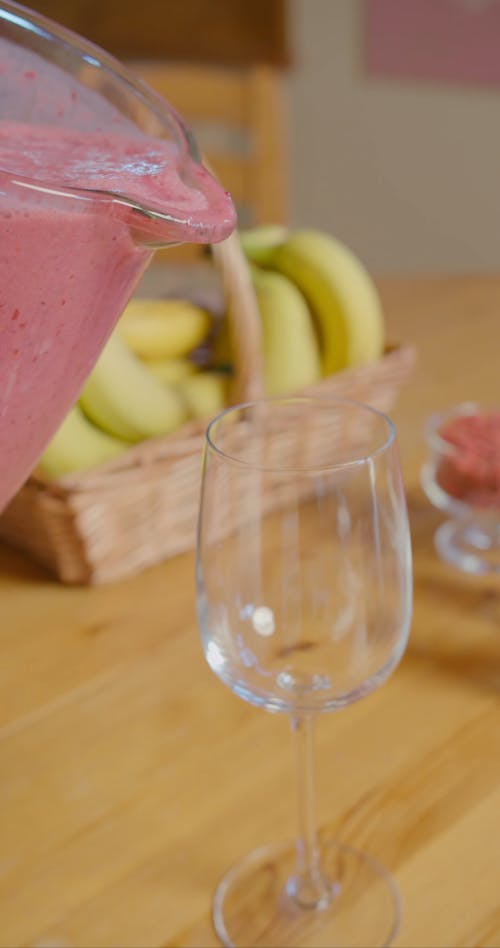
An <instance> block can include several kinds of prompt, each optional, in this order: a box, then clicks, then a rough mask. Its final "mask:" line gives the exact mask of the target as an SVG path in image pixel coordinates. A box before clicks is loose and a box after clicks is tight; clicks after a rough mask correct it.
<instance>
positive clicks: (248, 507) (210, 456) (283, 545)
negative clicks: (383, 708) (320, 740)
mask: <svg viewBox="0 0 500 948" xmlns="http://www.w3.org/2000/svg"><path fill="white" fill-rule="evenodd" d="M197 604H198V616H199V625H200V630H201V638H202V643H203V648H204V652H205V656H206V659H207V661H208V664H209V665H210V667H211V669H212V670H213V671H214V672H215V674H216V675H218V676H219V678H220V679H221V680H222V681H223V682H225V684H226V685H228V686H229V688H231V690H232V691H233V692H234V693H235V694H237V695H239V696H240V697H241V698H243V699H244V700H246V701H248V702H250V703H251V704H254V705H257V706H258V707H262V708H266V709H267V710H269V711H284V712H286V713H287V714H288V715H290V718H291V724H292V729H293V732H294V734H295V742H296V749H297V762H298V767H297V773H298V834H297V841H296V844H295V846H293V845H291V846H281V847H280V846H265V847H264V848H262V849H260V850H257V851H256V852H252V853H250V855H247V856H246V857H245V858H244V859H243V860H242V861H241V862H239V863H238V864H237V865H236V866H235V867H234V868H232V869H231V870H230V871H229V872H228V874H227V875H226V876H225V877H224V879H223V880H222V881H221V882H220V884H219V886H218V889H217V891H216V895H215V902H214V910H213V915H214V923H215V928H216V931H217V933H218V935H219V937H220V938H221V940H222V942H223V943H224V944H225V945H233V946H250V945H251V946H260V945H266V946H281V948H282V946H284V945H286V946H288V948H292V946H296V945H308V946H312V945H314V946H316V945H318V946H319V945H321V946H328V948H334V946H341V948H349V946H358V948H368V946H371V945H386V944H389V943H390V941H391V940H392V938H393V936H394V934H395V932H396V930H397V927H398V920H399V899H398V895H397V890H396V887H395V885H394V883H393V882H392V880H391V878H390V876H389V875H388V873H387V872H386V871H385V870H384V868H383V867H382V866H380V865H379V864H378V863H377V862H376V860H374V859H373V858H372V857H370V856H368V855H365V854H364V853H361V852H357V851H356V850H354V849H352V848H351V847H349V846H344V845H340V844H337V843H335V842H334V841H333V840H332V841H330V840H327V841H324V842H321V843H320V841H319V837H318V832H317V828H316V823H315V814H314V779H313V725H314V721H315V715H316V714H317V713H318V712H323V711H336V710H340V709H341V708H343V707H345V706H346V705H348V704H350V703H351V702H353V701H357V700H359V699H360V698H362V697H364V696H365V695H368V694H369V693H370V692H371V691H373V690H374V689H375V688H376V687H378V686H379V685H381V684H382V683H383V682H384V681H385V680H386V678H387V677H388V675H389V674H390V673H391V672H392V671H393V669H394V668H395V666H396V665H397V663H398V662H399V660H400V658H401V656H402V654H403V652H404V649H405V645H406V642H407V638H408V632H409V626H410V618H411V609H412V572H411V548H410V537H409V528H408V519H407V512H406V503H405V495H404V489H403V483H402V476H401V470H400V465H399V456H398V450H397V445H396V436H395V430H394V426H393V424H392V423H391V421H390V420H389V419H388V418H387V417H386V416H385V415H383V414H382V413H380V412H379V411H377V410H375V409H374V408H371V407H368V406H366V405H362V404H359V403H356V402H353V401H348V400H343V399H330V398H309V397H307V398H306V397H299V398H279V399H264V400H262V401H257V402H252V403H248V404H245V405H239V406H235V407H233V408H229V409H227V410H226V411H224V412H222V413H221V414H220V415H218V416H217V417H216V418H215V419H214V420H213V421H212V422H211V424H210V425H209V427H208V430H207V434H206V441H205V451H204V463H203V478H202V490H201V504H200V516H199V527H198V545H197Z"/></svg>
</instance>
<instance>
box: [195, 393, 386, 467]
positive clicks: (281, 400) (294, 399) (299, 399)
mask: <svg viewBox="0 0 500 948" xmlns="http://www.w3.org/2000/svg"><path fill="white" fill-rule="evenodd" d="M292 403H295V404H300V403H305V404H314V403H317V404H323V405H329V404H330V405H332V406H334V405H339V406H347V407H350V408H359V409H362V410H364V411H366V412H369V413H371V414H372V415H375V416H377V417H378V418H379V419H380V420H381V421H383V422H384V423H385V425H386V426H387V429H388V433H387V436H386V438H385V439H383V440H382V442H381V443H380V444H379V445H378V446H377V447H376V448H374V449H373V451H370V452H369V453H368V454H366V455H361V456H360V457H356V458H352V459H351V460H348V461H337V462H332V463H330V464H320V465H312V466H311V467H307V466H305V467H304V466H302V467H296V466H293V465H290V466H287V465H282V466H280V465H278V466H276V465H270V466H267V465H263V464H256V463H255V462H251V461H246V460H245V459H244V458H241V457H237V456H236V455H234V454H229V453H228V452H227V451H223V449H222V448H220V447H219V446H218V445H217V443H216V441H215V440H214V437H213V430H214V428H215V427H216V426H217V425H218V424H219V423H220V422H221V421H222V420H223V419H224V418H225V417H226V416H228V415H231V414H233V413H236V412H238V411H243V410H245V409H248V408H256V407H257V406H259V405H272V404H292ZM205 440H206V444H207V445H208V447H209V448H210V449H211V450H212V451H214V452H215V454H217V455H219V457H221V458H224V459H225V460H226V461H231V462H232V463H233V464H236V465H239V466H240V467H243V468H246V469H247V470H255V471H267V472H269V473H272V472H276V473H277V472H281V473H290V474H294V473H296V474H297V473H300V474H314V473H318V474H319V473H324V472H327V471H332V472H333V471H341V470H347V469H349V468H354V467H359V466H360V465H362V464H366V463H367V461H369V460H372V459H374V458H376V457H378V456H379V455H380V454H383V453H384V452H385V451H386V450H387V449H388V448H390V447H391V445H392V444H394V442H395V440H396V427H395V425H394V422H393V421H391V419H390V418H389V416H388V415H386V414H385V412H383V411H381V410H380V409H379V408H374V406H373V405H368V404H366V403H365V402H360V401H356V400H355V399H352V398H344V397H342V396H336V395H335V396H327V395H290V396H287V395H279V396H275V397H271V396H268V397H264V398H257V399H252V400H249V401H246V402H241V403H238V404H236V405H229V406H228V407H227V408H224V409H223V410H222V411H220V412H219V413H218V414H217V415H215V417H214V418H212V420H211V421H210V423H209V425H208V427H207V429H206V431H205Z"/></svg>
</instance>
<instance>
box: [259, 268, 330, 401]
mask: <svg viewBox="0 0 500 948" xmlns="http://www.w3.org/2000/svg"><path fill="white" fill-rule="evenodd" d="M252 279H253V284H254V287H255V292H256V295H257V302H258V305H259V310H260V315H261V319H262V350H263V356H264V384H265V390H266V394H267V395H287V394H289V393H290V392H294V391H295V390H296V389H301V388H303V387H304V386H306V385H311V384H312V383H313V382H316V381H317V380H318V379H319V378H320V376H321V365H320V355H319V345H318V340H317V337H316V333H315V330H314V325H313V320H312V316H311V313H310V311H309V307H308V305H307V303H306V301H305V299H304V297H303V296H302V293H301V292H300V291H299V290H298V289H297V287H296V286H295V285H294V284H293V283H292V282H291V281H290V280H289V279H288V278H287V277H286V276H283V275H282V274H280V273H276V272H273V271H270V270H269V271H267V270H259V269H258V268H256V267H255V268H253V269H252Z"/></svg>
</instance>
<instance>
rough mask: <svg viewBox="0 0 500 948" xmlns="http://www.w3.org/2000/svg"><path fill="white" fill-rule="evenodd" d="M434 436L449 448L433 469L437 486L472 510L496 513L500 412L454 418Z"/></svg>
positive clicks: (499, 494)
mask: <svg viewBox="0 0 500 948" xmlns="http://www.w3.org/2000/svg"><path fill="white" fill-rule="evenodd" d="M437 434H438V436H439V438H441V439H442V440H443V441H445V442H446V443H447V444H449V445H450V448H451V450H450V451H449V452H446V453H443V456H442V457H441V459H440V461H439V463H438V466H437V470H436V481H437V483H438V484H439V486H440V487H441V488H442V489H443V490H444V491H446V492H447V493H448V494H449V495H450V496H451V497H454V498H455V499H456V500H461V501H463V502H464V503H467V504H471V505H472V506H474V507H480V508H483V509H488V508H498V509H500V411H487V412H472V413H471V414H464V415H457V416H456V417H454V418H450V419H449V420H447V421H445V422H444V423H443V424H442V425H441V427H440V428H439V429H438V431H437Z"/></svg>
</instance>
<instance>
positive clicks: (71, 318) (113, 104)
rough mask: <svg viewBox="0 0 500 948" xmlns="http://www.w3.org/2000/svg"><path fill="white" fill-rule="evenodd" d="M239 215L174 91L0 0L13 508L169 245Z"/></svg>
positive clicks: (3, 281)
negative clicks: (155, 257) (154, 85)
mask: <svg viewBox="0 0 500 948" xmlns="http://www.w3.org/2000/svg"><path fill="white" fill-rule="evenodd" d="M234 226H235V211H234V207H233V204H232V202H231V199H230V196H229V195H228V194H227V192H225V191H224V190H223V189H222V188H221V187H220V185H219V184H218V183H217V182H216V181H215V180H214V179H213V177H212V176H211V175H210V174H209V173H208V172H207V170H206V169H205V168H204V167H203V165H202V164H201V161H200V157H199V154H198V151H197V148H196V144H195V142H194V140H193V138H192V136H191V134H190V133H189V131H188V130H187V128H186V127H185V125H184V124H183V122H182V120H181V119H180V117H179V116H178V115H177V114H176V112H175V111H174V110H173V109H172V108H171V106H170V105H169V104H168V103H167V102H165V101H164V100H163V99H162V98H161V97H159V96H158V95H157V94H156V93H155V92H153V91H152V90H151V89H149V88H148V87H147V86H146V85H145V84H144V83H143V82H141V80H139V79H138V78H136V77H134V76H133V75H132V74H131V73H129V72H128V71H127V69H126V68H125V67H124V66H122V65H121V64H120V63H119V62H118V61H116V60H115V59H114V58H113V57H111V56H110V55H108V54H107V53H105V52H104V51H102V50H101V49H99V48H98V47H96V46H95V45H94V44H92V43H90V42H87V41H86V40H83V39H82V38H80V37H79V36H77V35H76V34H74V33H72V32H71V31H69V30H67V29H65V28H63V27H61V26H59V25H57V24H55V23H53V22H52V21H50V20H48V19H47V18H45V17H42V16H40V15H38V14H36V13H34V12H32V11H30V10H27V9H26V8H24V7H22V6H20V5H18V4H16V3H11V2H7V0H0V509H1V508H2V507H3V506H4V505H5V503H6V502H7V501H8V500H9V499H10V497H11V496H12V495H13V493H14V492H15V491H16V489H17V488H18V487H19V486H20V484H21V483H22V481H23V480H24V479H25V478H26V476H27V475H28V474H29V472H30V470H32V468H33V467H34V465H35V463H36V461H37V459H38V457H39V456H40V454H41V453H42V451H43V448H44V447H45V445H46V443H47V442H48V440H49V439H50V437H51V436H52V434H53V433H54V431H55V430H56V428H57V427H58V425H59V423H60V422H61V420H62V418H63V417H64V415H65V414H66V412H67V411H68V409H69V407H70V406H71V404H72V403H73V402H74V401H76V399H77V397H78V394H79V391H80V389H81V388H82V385H83V383H84V381H85V379H86V377H87V375H88V374H89V372H90V370H91V369H92V367H93V365H94V363H95V361H96V359H97V357H98V355H99V352H100V351H101V349H102V347H103V345H104V343H105V341H106V339H107V337H108V336H109V334H110V332H111V330H112V328H113V326H114V324H115V322H116V320H117V319H118V317H119V315H120V314H121V312H122V311H123V308H124V307H125V305H126V303H127V301H128V299H129V298H130V296H131V294H132V292H133V290H134V289H135V287H136V285H137V282H138V280H139V278H140V277H141V276H142V274H143V272H144V270H145V268H146V266H147V265H148V263H149V261H150V259H151V257H152V254H153V253H154V250H155V248H156V247H160V246H166V245H169V244H177V243H183V242H200V243H215V242H217V241H219V240H222V239H223V238H225V237H226V236H228V235H229V233H230V232H231V231H232V230H233V228H234Z"/></svg>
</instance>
